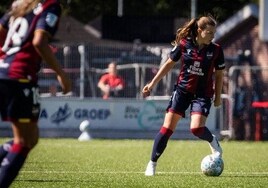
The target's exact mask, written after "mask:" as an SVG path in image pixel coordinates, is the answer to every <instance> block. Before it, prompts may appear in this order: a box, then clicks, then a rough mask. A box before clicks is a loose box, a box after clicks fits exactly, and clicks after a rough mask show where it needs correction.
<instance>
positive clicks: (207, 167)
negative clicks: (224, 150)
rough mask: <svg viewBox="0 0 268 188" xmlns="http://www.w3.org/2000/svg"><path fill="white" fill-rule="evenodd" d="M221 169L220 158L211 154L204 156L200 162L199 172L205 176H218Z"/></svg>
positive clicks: (222, 167) (222, 164)
mask: <svg viewBox="0 0 268 188" xmlns="http://www.w3.org/2000/svg"><path fill="white" fill-rule="evenodd" d="M223 169H224V163H223V160H222V158H221V157H219V156H215V155H213V154H210V155H207V156H205V157H204V158H203V160H202V162H201V171H202V172H203V174H205V175H207V176H219V175H221V173H222V171H223Z"/></svg>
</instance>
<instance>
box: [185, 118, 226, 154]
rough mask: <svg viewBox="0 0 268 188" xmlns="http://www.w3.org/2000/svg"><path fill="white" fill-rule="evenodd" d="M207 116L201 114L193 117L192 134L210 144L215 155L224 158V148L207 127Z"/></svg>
mask: <svg viewBox="0 0 268 188" xmlns="http://www.w3.org/2000/svg"><path fill="white" fill-rule="evenodd" d="M206 119H207V118H206V116H203V115H201V114H192V115H191V126H190V127H191V132H192V133H193V135H195V136H196V137H198V138H200V139H202V140H206V141H208V142H209V146H210V148H211V151H212V153H213V154H215V155H218V156H220V157H221V156H222V148H221V146H220V144H219V142H218V139H217V138H216V136H215V135H213V134H212V133H211V132H210V130H209V129H208V128H207V127H206V126H205V123H206Z"/></svg>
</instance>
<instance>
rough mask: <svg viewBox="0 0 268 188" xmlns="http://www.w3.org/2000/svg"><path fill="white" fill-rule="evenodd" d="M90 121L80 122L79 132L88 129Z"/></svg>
mask: <svg viewBox="0 0 268 188" xmlns="http://www.w3.org/2000/svg"><path fill="white" fill-rule="evenodd" d="M89 125H90V121H88V120H84V121H82V122H81V123H80V126H79V129H80V131H81V132H84V131H88V130H89Z"/></svg>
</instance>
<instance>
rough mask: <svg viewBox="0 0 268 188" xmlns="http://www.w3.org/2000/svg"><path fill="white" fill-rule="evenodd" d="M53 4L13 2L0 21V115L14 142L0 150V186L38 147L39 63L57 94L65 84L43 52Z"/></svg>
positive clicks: (56, 12)
mask: <svg viewBox="0 0 268 188" xmlns="http://www.w3.org/2000/svg"><path fill="white" fill-rule="evenodd" d="M60 14H61V7H60V4H59V3H58V2H57V0H43V1H41V0H16V1H14V2H13V4H12V6H11V8H10V10H9V11H8V12H7V13H6V14H5V15H4V16H3V17H2V18H1V19H0V112H1V117H2V119H3V120H4V121H11V123H12V130H13V135H14V138H13V140H11V141H9V142H7V143H5V144H3V145H2V147H0V163H1V166H0V187H1V188H6V187H9V185H10V184H11V183H12V182H13V180H14V179H15V178H16V176H17V174H18V172H19V170H20V169H21V168H22V166H23V164H24V162H25V160H26V157H27V155H28V153H29V152H30V150H31V149H33V147H34V146H35V145H36V144H37V142H38V138H39V135H38V131H39V130H38V126H37V121H38V117H39V112H40V104H39V101H38V96H39V93H38V85H37V72H38V71H39V69H40V63H41V60H42V59H43V60H44V61H45V62H46V63H48V64H49V65H50V67H51V68H52V69H53V70H54V71H55V73H56V74H57V79H58V81H59V83H60V85H61V86H62V89H63V93H67V92H69V91H70V89H71V82H70V80H69V78H68V77H67V76H66V74H65V73H64V71H63V70H62V68H61V67H60V66H59V64H58V62H57V59H56V57H55V56H54V54H53V53H52V50H51V48H50V47H49V44H48V43H49V40H50V39H51V37H52V36H53V35H54V34H55V32H56V30H57V26H58V23H59V18H60Z"/></svg>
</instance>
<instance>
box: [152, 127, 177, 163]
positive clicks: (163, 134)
mask: <svg viewBox="0 0 268 188" xmlns="http://www.w3.org/2000/svg"><path fill="white" fill-rule="evenodd" d="M172 134H173V131H172V130H170V129H167V128H165V127H162V128H161V129H160V131H159V133H158V134H157V135H156V137H155V140H154V146H153V151H152V156H151V161H153V162H156V161H157V160H158V158H159V157H160V156H161V154H162V153H163V152H164V150H165V148H166V146H167V142H168V140H169V138H170V136H171V135H172Z"/></svg>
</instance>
